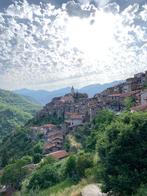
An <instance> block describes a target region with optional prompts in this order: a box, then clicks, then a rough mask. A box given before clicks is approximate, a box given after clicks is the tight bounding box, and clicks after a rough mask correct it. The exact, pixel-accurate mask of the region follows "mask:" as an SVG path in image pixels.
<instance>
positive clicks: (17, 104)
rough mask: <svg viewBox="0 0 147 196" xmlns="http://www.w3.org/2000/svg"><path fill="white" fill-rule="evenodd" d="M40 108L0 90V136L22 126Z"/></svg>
mask: <svg viewBox="0 0 147 196" xmlns="http://www.w3.org/2000/svg"><path fill="white" fill-rule="evenodd" d="M40 109H41V106H40V105H38V104H36V103H33V102H31V101H30V100H28V99H27V98H25V97H23V96H20V95H16V94H14V93H12V92H10V91H5V90H0V135H1V137H2V136H3V135H4V134H9V131H12V130H13V129H14V128H16V127H19V126H21V125H24V123H26V122H27V121H28V120H29V119H31V118H32V117H33V115H34V114H35V113H36V112H37V111H38V110H40Z"/></svg>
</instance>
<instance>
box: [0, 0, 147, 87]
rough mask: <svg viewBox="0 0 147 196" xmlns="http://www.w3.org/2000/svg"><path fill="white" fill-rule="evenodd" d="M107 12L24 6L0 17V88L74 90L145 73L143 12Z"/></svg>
mask: <svg viewBox="0 0 147 196" xmlns="http://www.w3.org/2000/svg"><path fill="white" fill-rule="evenodd" d="M109 6H110V7H108V5H107V9H106V7H105V8H101V9H96V8H95V7H93V6H91V5H88V4H85V5H82V6H81V5H80V4H75V3H74V2H70V3H67V4H65V6H63V8H59V9H57V8H55V7H54V6H52V5H50V4H47V5H46V6H45V8H43V7H41V6H39V5H34V4H31V5H29V4H28V3H27V2H26V1H25V2H24V3H23V4H17V3H16V4H15V5H11V6H9V8H8V9H7V10H6V11H5V12H0V88H7V89H15V88H22V87H27V88H33V89H39V88H46V89H54V88H60V87H64V86H69V85H75V86H76V87H79V86H83V85H87V84H92V83H103V82H109V81H113V80H118V79H124V78H127V77H129V76H131V75H132V74H134V73H135V72H140V71H144V70H145V69H146V67H147V62H146V58H147V52H146V51H147V42H146V41H147V25H146V23H145V22H146V20H147V19H146V12H147V7H146V6H143V7H142V9H141V11H139V7H138V5H137V4H135V5H131V6H129V7H128V8H127V9H125V10H124V11H123V12H121V13H119V9H118V5H116V4H111V5H109ZM72 8H73V9H72ZM71 11H72V13H71Z"/></svg>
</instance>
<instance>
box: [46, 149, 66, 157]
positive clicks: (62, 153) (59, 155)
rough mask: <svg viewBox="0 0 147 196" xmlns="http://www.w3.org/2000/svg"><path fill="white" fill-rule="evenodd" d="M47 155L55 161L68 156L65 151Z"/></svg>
mask: <svg viewBox="0 0 147 196" xmlns="http://www.w3.org/2000/svg"><path fill="white" fill-rule="evenodd" d="M49 155H51V156H53V157H54V158H56V159H62V158H65V157H67V156H68V153H67V152H66V151H65V150H59V151H56V152H52V153H50V154H49Z"/></svg>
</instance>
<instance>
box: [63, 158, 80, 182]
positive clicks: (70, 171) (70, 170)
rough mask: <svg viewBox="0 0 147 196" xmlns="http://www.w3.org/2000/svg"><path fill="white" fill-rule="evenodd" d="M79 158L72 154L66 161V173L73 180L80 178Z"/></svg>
mask: <svg viewBox="0 0 147 196" xmlns="http://www.w3.org/2000/svg"><path fill="white" fill-rule="evenodd" d="M76 162H77V158H76V156H75V155H71V156H70V157H69V158H68V159H67V162H66V168H65V175H66V176H67V177H68V178H70V179H72V180H75V181H77V180H79V176H78V172H77V164H76Z"/></svg>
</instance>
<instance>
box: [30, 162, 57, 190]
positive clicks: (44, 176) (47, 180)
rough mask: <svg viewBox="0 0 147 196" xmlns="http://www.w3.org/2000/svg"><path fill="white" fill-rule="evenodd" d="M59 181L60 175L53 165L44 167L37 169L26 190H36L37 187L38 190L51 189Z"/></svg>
mask: <svg viewBox="0 0 147 196" xmlns="http://www.w3.org/2000/svg"><path fill="white" fill-rule="evenodd" d="M59 180H60V175H59V173H58V169H57V168H56V167H55V166H54V165H51V164H49V165H45V166H43V167H42V168H40V169H38V170H37V171H36V172H35V173H34V174H33V175H32V177H31V179H30V182H29V185H28V189H30V190H31V189H34V190H36V189H37V188H38V187H39V188H40V189H43V188H47V187H51V186H53V185H55V184H56V183H58V182H59Z"/></svg>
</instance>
